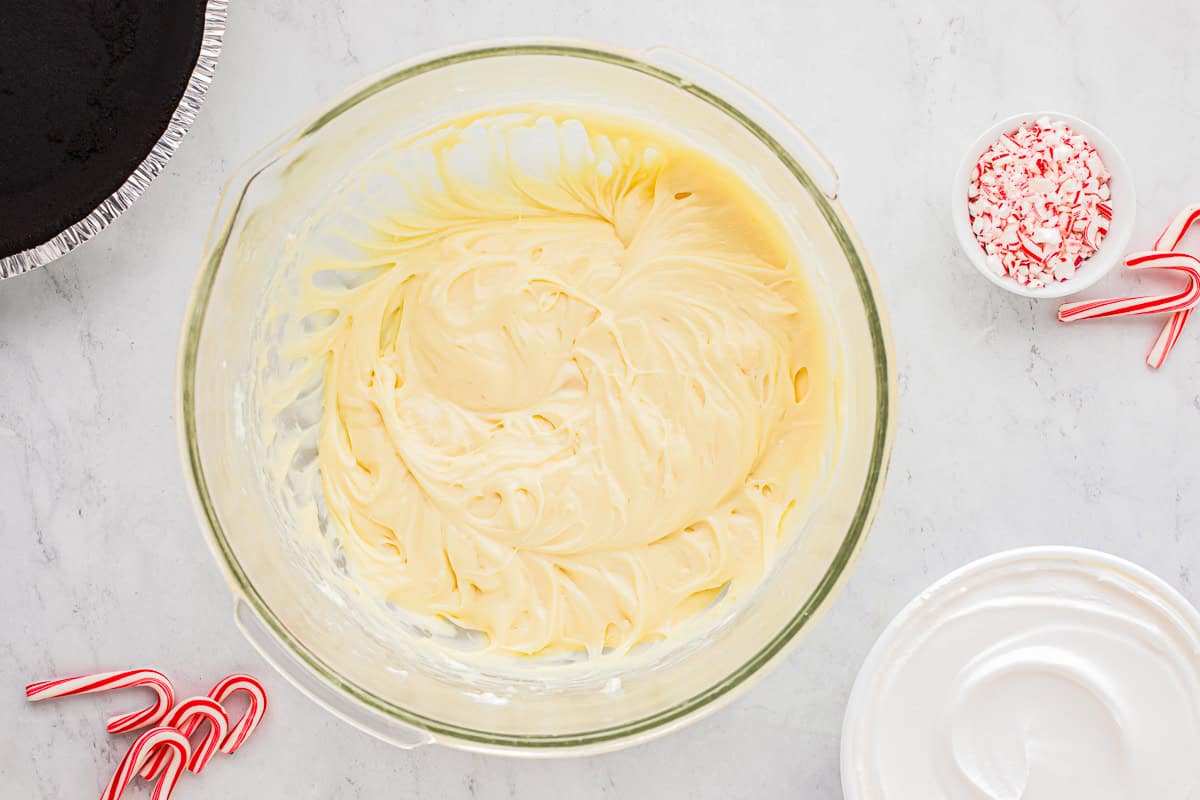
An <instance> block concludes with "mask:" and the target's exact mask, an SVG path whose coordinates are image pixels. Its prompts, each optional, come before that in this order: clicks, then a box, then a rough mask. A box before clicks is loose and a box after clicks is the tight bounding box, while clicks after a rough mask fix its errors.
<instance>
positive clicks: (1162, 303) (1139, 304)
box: [1058, 252, 1200, 322]
mask: <svg viewBox="0 0 1200 800" xmlns="http://www.w3.org/2000/svg"><path fill="white" fill-rule="evenodd" d="M1125 266H1127V267H1129V268H1130V269H1170V270H1175V271H1177V272H1182V273H1184V274H1185V275H1186V276H1187V278H1188V285H1187V287H1186V288H1185V289H1183V290H1182V291H1180V292H1176V293H1175V294H1170V295H1161V296H1141V297H1114V298H1109V299H1107V300H1084V301H1082V302H1077V303H1064V304H1063V305H1061V306H1059V308H1058V319H1059V320H1060V321H1061V322H1075V321H1077V320H1081V319H1099V318H1101V317H1116V316H1124V315H1142V314H1164V313H1173V312H1176V311H1185V310H1187V309H1190V308H1192V307H1193V306H1194V305H1196V303H1197V301H1200V269H1197V268H1198V267H1200V261H1198V260H1197V259H1196V258H1195V257H1193V256H1190V255H1188V254H1187V253H1160V252H1148V253H1134V254H1132V255H1130V256H1127V257H1126V258H1125Z"/></svg>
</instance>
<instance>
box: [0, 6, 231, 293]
mask: <svg viewBox="0 0 1200 800" xmlns="http://www.w3.org/2000/svg"><path fill="white" fill-rule="evenodd" d="M227 17H228V0H208V4H207V6H206V7H205V10H204V33H203V36H202V38H201V41H200V54H199V57H198V58H197V59H196V66H195V67H193V68H192V74H191V77H189V78H188V82H187V87H186V88H185V89H184V90H183V96H182V97H181V98H180V99H179V105H178V106H176V108H175V111H174V112H173V113H172V114H171V120H170V122H168V123H167V129H166V130H165V131H163V134H162V136H160V137H159V139H158V141H157V142H155V143H154V147H152V148H151V149H150V152H149V154H147V156H146V157H145V158H144V159H143V160H142V163H140V164H138V166H137V168H136V169H134V171H133V174H132V175H130V176H129V177H128V178H126V179H125V182H124V183H122V184H121V186H120V187H118V189H117V190H116V191H115V192H113V193H112V194H111V195H109V196H108V198H107V199H105V200H104V202H102V203H101V204H100V205H99V206H97V207H96V209H94V210H93V211H92V212H91V213H90V214H88V215H87V216H86V217H84V218H83V219H81V220H79V221H78V222H76V223H75V224H73V225H71V226H70V227H68V228H67V229H66V230H64V231H62V232H61V233H59V234H57V235H56V236H55V237H54V238H52V239H50V240H49V241H46V242H43V243H41V244H39V245H35V246H33V247H30V248H29V249H27V250H22V251H20V252H19V253H13V254H12V255H10V256H5V257H3V258H0V280H3V279H4V278H11V277H13V276H14V275H21V274H22V273H25V272H29V271H31V270H34V269H37V268H38V267H42V266H45V265H46V264H49V263H50V262H51V261H54V260H55V259H56V258H59V257H61V256H63V255H66V254H67V253H69V252H71V251H72V250H74V249H75V248H76V247H78V246H79V245H81V244H83V243H84V242H86V241H87V240H88V239H90V238H92V237H93V236H95V235H96V234H97V233H99V232H100V231H102V230H104V229H105V228H107V227H108V226H109V224H110V223H112V221H113V220H115V219H116V218H117V217H119V216H121V214H122V213H123V212H124V211H125V210H126V209H128V208H129V207H130V206H131V205H133V202H134V201H135V200H137V199H138V198H139V197H141V196H142V193H143V192H145V191H146V187H148V186H149V185H150V182H151V181H153V180H154V179H155V178H156V177H158V175H159V173H161V172H162V171H163V168H164V167H165V166H166V164H167V162H168V161H170V160H171V156H173V155H174V154H175V151H176V150H178V149H179V145H180V144H181V143H182V142H183V137H184V136H185V135H186V134H187V132H188V129H189V128H191V126H192V123H193V122H195V120H196V114H197V113H198V112H199V111H200V106H201V105H202V104H203V103H204V98H205V97H207V96H208V89H209V85H210V84H211V83H212V80H213V75H214V74H215V72H216V68H217V60H218V59H219V58H220V56H221V45H222V43H223V42H224V39H225V22H226V19H227Z"/></svg>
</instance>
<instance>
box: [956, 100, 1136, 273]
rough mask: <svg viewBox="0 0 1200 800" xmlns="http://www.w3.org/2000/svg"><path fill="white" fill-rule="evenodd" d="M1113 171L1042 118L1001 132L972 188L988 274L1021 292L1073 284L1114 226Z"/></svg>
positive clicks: (1079, 137) (1071, 134)
mask: <svg viewBox="0 0 1200 800" xmlns="http://www.w3.org/2000/svg"><path fill="white" fill-rule="evenodd" d="M1109 177H1110V176H1109V173H1108V169H1107V168H1106V167H1105V166H1104V162H1103V161H1101V159H1100V155H1099V153H1097V152H1096V149H1095V148H1094V147H1092V146H1091V144H1089V143H1088V140H1087V138H1086V137H1085V136H1083V134H1080V133H1077V132H1076V131H1074V130H1072V129H1071V128H1070V127H1068V126H1067V124H1066V123H1065V122H1062V121H1058V120H1054V121H1052V120H1050V119H1049V118H1046V117H1042V118H1040V119H1038V120H1036V121H1033V122H1027V123H1024V124H1023V125H1021V126H1020V127H1019V128H1017V129H1016V130H1015V131H1010V132H1009V133H1004V134H1001V136H1000V138H999V139H997V140H996V141H995V142H994V143H993V144H992V145H991V146H990V147H988V149H987V150H985V151H984V153H983V155H981V156H980V157H979V161H977V162H976V164H975V169H974V172H972V175H971V183H970V186H969V187H968V189H967V210H968V212H969V213H970V215H971V230H972V232H974V234H975V238H976V239H977V240H978V241H979V244H980V246H981V247H983V250H984V252H985V253H986V254H987V265H988V268H989V269H990V270H991V271H992V272H994V273H995V274H996V275H998V276H1000V277H1004V276H1007V277H1009V278H1012V279H1013V280H1015V281H1016V282H1017V283H1019V284H1021V285H1023V286H1029V287H1032V288H1042V287H1045V286H1047V285H1048V284H1050V283H1052V282H1056V281H1065V280H1068V279H1070V278H1071V277H1072V276H1073V275H1074V274H1075V271H1076V270H1077V269H1078V268H1079V265H1080V264H1082V263H1083V262H1084V261H1086V260H1087V259H1088V258H1090V257H1091V256H1092V255H1093V254H1094V253H1095V252H1096V250H1097V249H1098V248H1099V247H1100V242H1101V241H1102V240H1103V239H1104V237H1105V235H1106V234H1107V233H1108V228H1109V224H1110V223H1111V221H1112V214H1113V211H1112V203H1111V196H1110V194H1109V188H1108V182H1109Z"/></svg>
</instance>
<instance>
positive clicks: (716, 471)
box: [288, 110, 836, 655]
mask: <svg viewBox="0 0 1200 800" xmlns="http://www.w3.org/2000/svg"><path fill="white" fill-rule="evenodd" d="M396 148H397V149H396V150H395V151H393V152H392V154H391V155H390V156H389V158H390V159H391V161H392V163H393V165H394V164H396V163H400V164H405V165H407V166H405V167H403V168H396V167H395V166H393V167H391V168H384V169H382V170H373V171H372V174H371V175H370V179H369V181H367V182H366V183H369V184H370V185H371V186H375V187H378V186H380V185H384V186H388V185H390V186H391V189H390V190H388V191H384V192H381V193H379V196H384V195H388V196H390V197H392V198H400V199H398V200H395V202H392V201H391V200H389V201H388V203H390V205H388V204H385V203H383V202H382V201H380V200H379V199H378V197H377V198H376V199H375V201H374V204H373V205H372V204H368V205H369V206H370V207H371V208H372V209H373V211H372V212H371V213H369V214H367V215H365V216H363V215H360V222H361V223H362V225H361V230H356V232H355V233H354V234H353V235H351V234H350V233H347V234H346V236H345V245H346V247H345V248H343V249H344V251H345V252H342V253H339V254H338V255H336V256H335V255H319V254H313V255H311V256H308V259H309V262H311V263H307V262H306V265H305V269H306V270H308V271H309V278H310V279H309V280H307V281H306V283H305V287H304V289H303V291H302V292H301V294H300V295H299V297H300V299H299V300H298V301H297V302H299V303H301V306H302V307H301V308H300V309H298V310H299V312H300V313H303V314H306V315H309V316H312V315H313V314H325V315H326V316H327V317H328V318H330V319H333V321H332V323H331V324H328V325H327V326H326V327H324V328H323V329H321V330H320V331H318V332H316V333H313V334H311V335H309V336H308V337H301V338H298V339H297V340H296V341H293V342H289V343H288V347H289V350H290V354H291V355H294V356H297V357H300V358H302V359H306V360H307V361H308V362H309V363H311V364H314V365H318V366H316V367H315V368H316V369H320V370H321V372H322V375H323V384H322V387H323V388H322V392H323V412H322V421H321V425H320V438H319V445H318V464H319V469H320V476H321V483H322V485H323V488H324V501H325V504H326V505H327V508H328V512H329V515H330V518H331V520H332V522H333V525H334V527H335V528H336V530H337V534H338V536H339V538H340V542H341V547H342V549H343V550H344V552H345V554H346V556H347V562H348V564H349V567H350V569H351V572H352V574H353V575H354V576H355V579H356V580H358V581H360V582H362V583H364V584H366V585H367V586H368V587H369V588H370V589H372V590H374V591H375V592H377V593H378V594H379V595H381V596H383V597H384V598H386V599H387V600H389V601H391V602H392V603H395V604H397V605H399V606H402V607H404V608H406V609H409V610H412V611H415V612H419V613H423V614H428V615H434V616H436V617H441V618H444V619H448V620H450V621H452V622H454V623H455V624H457V625H459V626H461V627H463V628H467V629H471V630H475V631H479V632H481V633H483V634H485V635H486V637H487V639H488V641H489V643H490V647H491V648H492V649H493V650H498V651H501V652H509V653H517V654H539V653H562V652H579V651H586V652H587V653H590V654H593V655H594V654H599V653H600V652H604V651H613V652H616V653H623V652H627V651H628V650H629V649H630V648H631V647H633V646H634V645H637V644H639V643H641V642H645V641H648V640H651V639H655V638H659V637H663V636H665V635H667V633H668V632H669V631H670V629H671V628H672V626H674V625H676V624H677V623H679V622H681V621H682V620H684V619H686V618H688V617H690V616H692V615H694V614H696V613H697V612H698V611H700V610H701V609H703V608H705V607H706V606H708V605H710V604H711V603H712V602H713V601H714V600H715V599H717V598H718V597H719V596H720V595H721V593H722V592H723V591H725V590H726V589H727V590H728V598H726V599H725V600H723V601H722V602H728V601H730V599H732V598H738V597H745V596H746V595H747V594H748V593H749V592H750V590H752V589H753V587H754V586H755V584H756V583H757V581H758V580H759V578H760V577H761V576H762V575H763V573H764V571H765V570H766V569H767V568H768V567H769V565H770V563H771V560H772V558H773V556H774V554H775V553H776V552H777V551H778V550H779V549H780V547H781V546H782V545H783V544H786V541H787V540H786V537H785V533H784V530H785V526H787V523H789V522H791V521H794V519H802V518H803V517H804V515H805V508H806V507H807V506H808V505H809V504H810V503H811V502H812V500H813V497H814V493H816V492H817V491H819V488H820V485H821V482H822V480H823V477H824V471H825V469H826V467H827V466H828V465H827V462H828V460H829V458H830V448H831V443H832V441H833V439H834V430H835V426H836V420H835V414H834V392H835V379H834V376H833V374H832V369H833V365H832V363H831V362H832V358H831V355H830V341H829V339H828V336H829V329H828V326H827V322H826V321H825V317H824V315H823V313H822V312H821V310H820V309H819V308H818V306H817V304H816V302H815V300H814V298H813V296H812V293H811V291H810V287H809V285H808V284H807V282H806V281H805V279H804V277H803V275H802V273H801V270H800V266H799V264H798V259H797V256H796V254H795V252H794V250H793V248H792V246H791V243H790V242H789V240H788V238H787V237H786V236H785V234H784V232H783V229H782V226H781V224H780V223H779V221H778V219H777V218H776V216H775V215H774V214H773V212H772V211H771V210H770V209H769V208H768V207H767V206H766V204H765V203H764V202H763V201H762V200H761V199H760V198H759V197H757V196H756V195H755V194H754V193H753V192H752V191H751V189H750V188H749V187H748V186H746V185H745V184H744V183H743V181H742V180H741V179H740V178H738V177H737V176H736V175H735V174H734V172H733V171H732V170H731V169H730V168H728V167H726V166H723V165H722V164H720V163H718V162H717V161H716V160H714V159H712V158H711V157H709V156H707V155H705V154H703V153H702V152H700V151H699V150H698V149H695V148H694V147H692V146H689V145H686V144H684V143H683V142H682V141H680V140H679V139H677V138H675V137H673V136H671V135H669V134H667V133H665V132H663V131H660V130H657V129H655V128H652V127H649V126H647V125H644V124H642V123H633V122H623V121H620V120H612V119H610V118H608V117H607V116H605V117H603V118H601V117H598V116H595V117H594V116H589V115H578V114H564V113H558V112H555V111H553V110H541V111H538V112H536V113H535V112H527V113H526V112H511V113H510V112H506V113H503V114H499V113H498V114H492V115H487V116H484V117H476V118H472V119H466V120H461V121H458V122H455V123H452V124H450V125H447V126H444V127H442V128H439V129H438V130H437V131H434V132H433V133H429V134H425V135H423V136H421V137H419V138H417V139H415V140H410V141H408V142H405V143H403V144H400V145H397V146H396ZM364 185H366V184H364ZM363 191H366V190H365V189H364V190H363ZM364 232H365V233H364ZM347 253H351V255H347ZM331 272H332V273H346V274H350V275H355V276H357V278H356V279H355V280H349V281H345V282H343V283H342V284H340V285H339V288H330V285H329V282H322V281H319V280H312V279H311V278H312V277H313V276H316V275H318V274H325V275H328V274H330V273H331Z"/></svg>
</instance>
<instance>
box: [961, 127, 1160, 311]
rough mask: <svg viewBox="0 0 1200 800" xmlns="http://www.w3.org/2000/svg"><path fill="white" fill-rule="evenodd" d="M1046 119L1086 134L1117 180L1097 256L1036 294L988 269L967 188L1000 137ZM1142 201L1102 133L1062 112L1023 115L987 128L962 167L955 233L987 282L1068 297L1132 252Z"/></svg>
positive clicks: (1118, 154)
mask: <svg viewBox="0 0 1200 800" xmlns="http://www.w3.org/2000/svg"><path fill="white" fill-rule="evenodd" d="M1042 117H1049V118H1050V119H1052V120H1062V121H1063V122H1065V123H1067V125H1068V126H1070V127H1071V128H1073V129H1074V130H1075V131H1077V132H1079V133H1082V134H1083V135H1084V136H1086V137H1087V140H1088V141H1089V142H1090V143H1091V144H1092V146H1093V147H1095V148H1096V152H1097V153H1099V154H1100V159H1101V160H1102V161H1103V162H1104V165H1105V166H1106V167H1108V171H1109V174H1110V175H1111V176H1112V178H1111V179H1110V181H1109V190H1110V191H1111V192H1112V209H1113V218H1112V225H1111V227H1109V229H1108V235H1107V236H1105V237H1104V241H1102V242H1101V243H1100V248H1099V249H1098V250H1097V251H1096V253H1095V255H1093V256H1092V257H1091V258H1089V259H1088V260H1087V261H1084V262H1083V263H1082V264H1080V265H1079V269H1078V270H1077V271H1076V272H1075V274H1074V275H1073V276H1072V277H1070V278H1068V279H1067V280H1065V281H1061V282H1054V283H1051V284H1049V285H1047V286H1045V287H1043V288H1040V289H1036V288H1033V287H1030V286H1022V285H1021V284H1019V283H1017V282H1016V281H1015V280H1013V279H1012V278H1009V277H1008V276H1001V275H997V274H996V273H994V272H992V271H991V270H990V269H989V268H988V265H987V254H986V253H985V252H984V251H983V247H981V246H980V244H979V241H978V240H977V239H976V238H975V233H974V232H973V231H972V230H971V215H970V213H968V211H967V189H968V188H969V186H970V183H971V172H972V171H973V170H974V168H975V163H976V162H977V161H979V157H980V156H982V155H983V153H984V151H985V150H987V149H988V148H989V147H991V145H992V144H993V143H994V142H995V141H996V140H997V139H999V138H1000V134H1002V133H1007V132H1008V131H1014V130H1016V129H1017V128H1018V127H1020V125H1021V123H1023V122H1031V121H1033V120H1035V119H1040V118H1042ZM1136 205H1137V197H1136V196H1135V193H1134V189H1133V175H1132V174H1131V173H1130V171H1129V165H1128V164H1126V163H1125V157H1124V156H1122V155H1121V151H1120V150H1118V149H1117V148H1116V145H1114V144H1113V143H1112V142H1111V141H1109V138H1108V137H1107V136H1105V135H1104V134H1103V133H1101V132H1100V130H1099V129H1098V128H1096V127H1094V126H1092V125H1089V124H1088V123H1086V122H1084V121H1083V120H1081V119H1079V118H1078V117H1072V116H1071V115H1070V114H1062V113H1060V112H1058V111H1039V112H1033V113H1029V114H1018V115H1016V116H1015V117H1009V118H1008V119H1005V120H1002V121H1000V122H997V123H996V124H995V125H993V126H992V127H990V128H988V129H987V130H986V131H984V132H983V133H982V134H980V136H979V138H978V139H976V140H975V142H974V143H973V144H972V145H971V146H970V147H969V148H968V149H967V153H966V155H965V156H964V157H963V161H962V165H961V166H960V167H959V168H958V172H957V173H956V174H955V176H954V187H953V192H952V194H951V199H950V213H951V216H952V218H953V220H954V231H955V233H957V234H958V242H959V245H961V247H962V249H963V252H964V253H966V254H967V258H968V259H970V261H971V263H972V264H973V265H975V269H977V270H979V274H980V275H982V276H983V277H985V278H987V279H988V280H989V281H991V282H992V283H994V284H996V285H997V286H999V287H1000V288H1001V289H1006V290H1008V291H1010V292H1012V293H1013V294H1019V295H1021V296H1022V297H1039V298H1042V297H1044V298H1050V297H1066V296H1067V295H1072V294H1075V293H1076V292H1080V291H1083V290H1084V289H1086V288H1088V287H1089V286H1092V285H1093V284H1094V283H1096V281H1098V280H1100V279H1101V278H1103V277H1104V276H1105V275H1107V274H1108V273H1109V272H1110V271H1111V270H1112V268H1113V267H1115V266H1116V265H1117V263H1118V262H1120V261H1121V260H1122V259H1123V258H1124V257H1125V254H1126V252H1127V251H1128V248H1129V239H1130V237H1131V236H1132V235H1133V220H1134V212H1135V208H1136Z"/></svg>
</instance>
